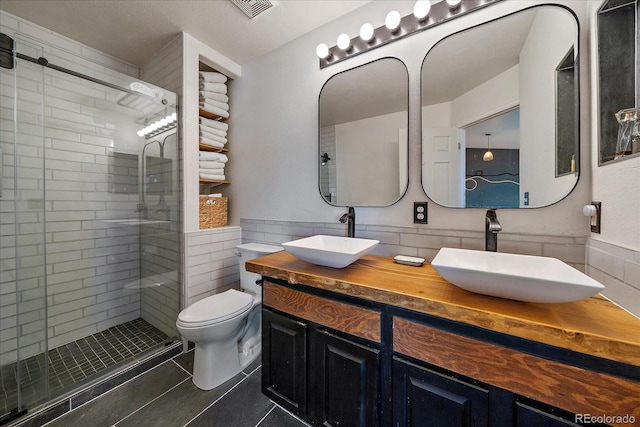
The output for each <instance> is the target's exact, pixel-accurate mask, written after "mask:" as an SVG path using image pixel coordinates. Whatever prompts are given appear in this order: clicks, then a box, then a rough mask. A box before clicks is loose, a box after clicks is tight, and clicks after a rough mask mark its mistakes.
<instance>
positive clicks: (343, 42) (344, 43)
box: [336, 33, 351, 50]
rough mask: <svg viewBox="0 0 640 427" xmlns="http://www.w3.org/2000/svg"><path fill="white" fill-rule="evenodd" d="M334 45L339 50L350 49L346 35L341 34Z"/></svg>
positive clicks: (349, 40) (349, 39)
mask: <svg viewBox="0 0 640 427" xmlns="http://www.w3.org/2000/svg"><path fill="white" fill-rule="evenodd" d="M336 44H337V45H338V47H339V48H340V49H342V50H348V49H349V48H350V47H351V38H349V35H348V34H346V33H342V34H340V35H339V36H338V40H337V42H336Z"/></svg>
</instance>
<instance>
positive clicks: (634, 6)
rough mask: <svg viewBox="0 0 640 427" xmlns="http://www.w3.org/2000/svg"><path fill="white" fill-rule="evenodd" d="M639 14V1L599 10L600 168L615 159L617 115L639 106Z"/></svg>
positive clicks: (618, 0) (616, 0) (617, 0)
mask: <svg viewBox="0 0 640 427" xmlns="http://www.w3.org/2000/svg"><path fill="white" fill-rule="evenodd" d="M638 15H640V12H639V11H638V0H607V1H605V2H604V3H603V4H602V6H601V7H600V9H599V10H598V16H597V20H598V28H597V37H598V61H597V65H598V124H599V130H598V132H599V135H598V138H599V148H600V150H599V151H600V153H599V164H600V165H602V164H604V163H607V162H609V161H612V160H614V158H615V152H616V142H617V138H618V121H617V120H616V117H615V114H616V113H617V112H618V111H620V110H623V109H626V108H633V107H638V105H639V100H640V84H639V83H638V82H637V70H638V68H640V67H639V66H638V62H639V61H640V52H638V33H637V32H638V29H637V22H638ZM633 154H636V153H633Z"/></svg>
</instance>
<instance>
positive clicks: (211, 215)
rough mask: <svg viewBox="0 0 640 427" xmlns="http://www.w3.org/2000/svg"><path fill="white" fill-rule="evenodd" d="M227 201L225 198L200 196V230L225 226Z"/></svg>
mask: <svg viewBox="0 0 640 427" xmlns="http://www.w3.org/2000/svg"><path fill="white" fill-rule="evenodd" d="M227 210H228V201H227V198H226V197H207V196H200V228H201V229H203V228H215V227H224V226H225V225H227Z"/></svg>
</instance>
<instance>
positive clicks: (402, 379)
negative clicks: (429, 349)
mask: <svg viewBox="0 0 640 427" xmlns="http://www.w3.org/2000/svg"><path fill="white" fill-rule="evenodd" d="M393 423H394V426H397V427H403V426H406V427H411V426H415V427H417V426H430V427H471V426H474V427H475V426H488V425H489V391H488V390H486V389H484V388H481V387H478V386H476V385H474V384H469V383H466V382H463V381H461V380H459V379H457V378H453V377H449V376H446V375H443V374H441V373H439V372H436V371H432V370H431V369H428V368H426V367H422V366H418V365H414V364H412V363H410V362H407V361H404V360H401V359H398V358H396V357H394V360H393Z"/></svg>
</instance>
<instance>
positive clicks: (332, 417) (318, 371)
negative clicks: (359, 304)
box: [309, 331, 380, 427]
mask: <svg viewBox="0 0 640 427" xmlns="http://www.w3.org/2000/svg"><path fill="white" fill-rule="evenodd" d="M310 341H311V354H312V355H313V356H312V357H313V359H310V362H313V363H310V364H309V381H310V383H311V384H310V385H311V387H312V388H311V390H313V391H312V393H313V395H311V396H310V398H311V399H310V402H313V403H312V405H313V409H312V408H309V409H310V411H311V412H312V417H311V418H312V421H313V424H315V425H321V426H326V427H338V426H339V427H358V426H361V427H375V426H378V425H379V421H378V418H379V417H378V408H379V390H380V386H379V382H378V378H379V365H380V361H379V353H380V351H379V350H378V349H373V348H369V347H366V346H364V345H360V344H357V343H355V342H353V341H350V340H347V339H344V338H341V337H338V336H335V335H333V334H330V333H328V332H326V331H313V332H312V333H310Z"/></svg>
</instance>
